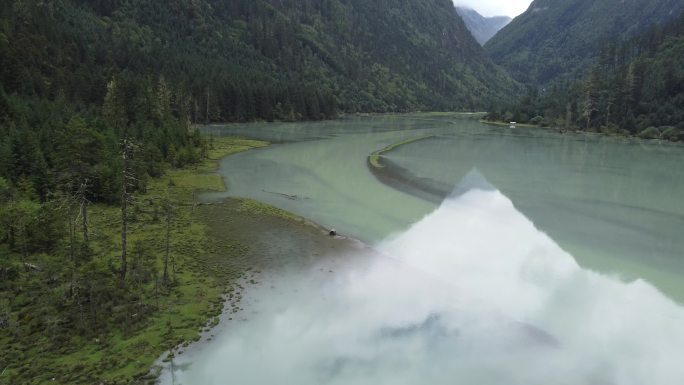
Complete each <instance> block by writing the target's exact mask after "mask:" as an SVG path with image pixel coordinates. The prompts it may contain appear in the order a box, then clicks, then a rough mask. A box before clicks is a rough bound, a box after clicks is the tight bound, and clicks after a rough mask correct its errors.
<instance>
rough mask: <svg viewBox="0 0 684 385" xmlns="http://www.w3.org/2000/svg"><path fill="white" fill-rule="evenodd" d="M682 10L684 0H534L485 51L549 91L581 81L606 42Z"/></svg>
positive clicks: (661, 21) (525, 80)
mask: <svg viewBox="0 0 684 385" xmlns="http://www.w3.org/2000/svg"><path fill="white" fill-rule="evenodd" d="M682 11H684V2H683V1H681V0H638V1H635V0H629V1H617V0H564V1H558V0H535V1H534V2H532V4H531V5H530V8H529V9H528V11H527V12H525V13H523V14H522V15H520V16H518V17H517V18H516V19H514V20H513V21H512V22H511V23H510V24H509V25H508V26H506V27H505V28H504V29H503V30H501V31H500V33H498V34H497V35H496V36H494V38H492V39H491V40H490V41H489V42H487V44H486V46H485V50H486V51H487V52H488V53H489V54H490V56H491V57H492V58H493V59H494V61H495V62H496V63H498V64H500V65H502V66H503V67H504V68H506V69H507V70H508V71H509V72H510V73H511V75H512V76H513V77H514V78H515V79H516V80H518V81H520V82H523V83H526V84H529V85H535V86H546V87H549V86H550V85H551V84H552V83H559V82H562V81H565V80H576V79H578V78H581V77H583V76H584V75H585V74H586V72H588V70H589V69H590V68H591V65H592V63H593V61H594V59H595V58H596V57H597V55H598V53H599V52H600V50H601V46H602V45H603V44H605V43H606V42H608V41H614V40H616V39H617V40H622V39H627V38H630V37H633V36H635V35H637V34H640V33H642V32H644V31H645V30H647V29H649V28H651V27H652V26H653V25H655V24H661V25H662V24H665V23H667V22H668V21H670V20H672V19H673V18H676V17H677V16H678V15H679V14H680V13H681V12H682ZM656 34H657V31H656ZM654 38H657V36H654Z"/></svg>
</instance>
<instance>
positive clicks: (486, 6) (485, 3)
mask: <svg viewBox="0 0 684 385" xmlns="http://www.w3.org/2000/svg"><path fill="white" fill-rule="evenodd" d="M531 2H532V0H454V4H456V5H464V6H467V7H470V8H472V9H474V10H476V11H477V12H479V13H480V14H482V15H484V16H501V15H506V16H510V17H516V16H518V15H519V14H521V13H523V12H525V10H527V7H528V6H529V5H530V3H531Z"/></svg>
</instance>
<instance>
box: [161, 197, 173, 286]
mask: <svg viewBox="0 0 684 385" xmlns="http://www.w3.org/2000/svg"><path fill="white" fill-rule="evenodd" d="M164 209H165V211H166V252H165V253H164V275H163V278H162V281H163V282H164V285H166V284H167V283H168V279H169V254H171V214H172V206H171V201H170V200H169V198H168V196H167V197H166V199H165V201H164Z"/></svg>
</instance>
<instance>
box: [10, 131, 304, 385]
mask: <svg viewBox="0 0 684 385" xmlns="http://www.w3.org/2000/svg"><path fill="white" fill-rule="evenodd" d="M266 145H268V143H266V142H260V141H253V140H243V139H230V138H221V139H213V140H212V146H211V148H210V150H209V153H208V158H207V159H206V160H205V161H203V162H202V163H201V164H199V165H197V166H195V167H192V168H187V169H171V170H168V171H167V172H166V174H165V175H164V176H162V177H160V178H157V179H152V180H150V181H149V183H148V188H147V191H146V192H145V193H144V194H137V195H136V197H135V204H134V206H133V207H132V213H131V216H132V219H131V221H130V222H131V225H130V228H129V245H130V246H129V247H130V249H129V253H130V254H131V258H133V260H132V261H131V263H136V262H135V260H136V259H135V258H136V257H135V255H136V253H141V255H142V251H139V249H140V250H145V253H146V255H147V254H149V256H150V258H151V262H150V263H151V264H152V266H153V270H154V271H155V272H154V274H156V275H157V279H156V280H155V281H156V282H157V283H156V284H148V289H147V290H146V291H145V293H146V295H145V296H143V297H141V298H139V301H140V302H141V309H153V310H147V311H146V313H144V314H143V313H141V314H143V315H138V314H132V315H129V316H127V317H126V318H125V324H116V321H105V322H107V325H109V326H108V327H107V328H105V329H103V330H101V331H100V332H97V334H96V335H91V336H86V337H84V336H78V335H72V336H69V337H68V339H67V340H65V341H57V340H54V337H55V336H51V335H49V333H44V332H43V331H42V330H33V329H32V327H31V326H30V323H29V322H25V321H20V320H18V319H17V322H15V323H13V326H12V327H11V328H5V329H0V347H2V349H1V350H2V351H1V352H0V373H1V374H0V384H3V385H4V384H7V385H10V384H12V385H13V384H19V383H22V384H44V383H50V384H92V383H98V384H99V383H102V384H147V383H149V384H151V383H154V382H155V380H156V375H157V374H156V373H155V372H154V371H152V372H150V368H151V367H152V365H153V364H154V363H155V361H156V360H157V359H158V358H159V356H160V355H161V354H162V353H164V352H165V351H169V350H170V351H171V354H172V355H173V354H174V353H176V352H178V351H179V350H181V349H183V346H187V345H188V344H189V343H190V342H192V341H197V340H198V339H199V338H200V334H201V332H203V331H207V330H208V329H209V328H211V327H212V326H213V325H215V324H216V323H217V322H218V316H219V315H220V314H221V312H222V310H223V307H224V295H228V294H229V292H230V291H231V290H232V289H231V287H232V285H233V284H234V283H235V282H236V281H237V279H238V278H239V277H241V276H242V275H243V274H244V273H245V272H247V271H249V269H250V268H251V266H249V263H240V264H235V263H232V262H230V263H229V262H225V261H224V260H226V261H227V260H231V259H240V258H241V257H242V255H243V254H245V253H246V250H248V249H249V247H250V245H249V244H245V243H244V242H241V241H238V240H236V239H234V238H235V237H232V236H231V235H223V237H224V238H225V239H222V240H221V241H222V243H221V244H220V245H219V246H216V242H217V240H216V239H215V238H216V236H218V235H217V234H214V238H212V234H211V231H210V228H209V225H208V218H209V217H210V214H211V212H212V211H214V210H213V208H211V209H209V207H203V205H201V204H198V203H197V201H196V195H197V193H199V192H202V191H224V190H225V186H224V184H223V180H222V178H221V176H220V175H218V174H217V173H216V172H215V171H216V169H217V167H218V161H219V160H220V159H221V158H223V157H225V156H228V155H231V154H235V153H238V152H242V151H247V150H250V149H253V148H259V147H263V146H266ZM163 197H167V198H166V199H169V200H170V201H171V202H173V206H174V208H173V214H172V218H173V219H172V225H171V227H170V239H171V257H170V259H171V260H170V262H169V263H170V267H169V270H170V276H171V280H172V284H171V285H168V287H166V286H162V287H160V286H159V274H160V272H161V271H162V269H163V256H164V252H163V250H164V246H163V245H164V241H165V233H166V232H165V229H166V227H165V221H164V220H160V219H161V218H160V214H159V212H158V210H157V209H158V205H157V204H156V203H155V202H157V201H159V200H160V199H163ZM224 211H225V210H224ZM224 214H226V215H234V216H236V217H239V216H240V215H242V216H244V217H249V216H253V215H257V216H273V215H281V216H283V217H285V215H284V214H282V213H279V212H278V211H277V210H276V209H272V208H269V207H264V205H261V204H258V203H256V202H249V201H240V204H233V205H232V206H230V210H228V211H227V212H224ZM161 216H162V217H163V214H162V215H161ZM90 218H91V224H90V226H91V229H92V233H93V235H92V240H91V244H92V248H93V255H94V256H95V257H94V258H97V259H98V260H101V261H102V262H99V263H106V262H104V261H106V260H113V259H115V258H117V255H118V250H119V249H118V246H117V244H118V237H119V236H120V233H119V231H120V229H119V226H120V225H119V219H120V211H119V208H118V207H116V206H108V205H94V206H91V208H90ZM292 219H293V218H288V219H287V220H289V221H291V220H292ZM212 255H213V256H214V257H212ZM217 255H219V256H220V258H218V257H216V256H217ZM149 285H152V286H149ZM28 311H29V310H26V311H24V312H23V313H26V312H28ZM57 316H58V315H57ZM141 317H142V318H141ZM112 322H114V323H112ZM129 323H130V324H129Z"/></svg>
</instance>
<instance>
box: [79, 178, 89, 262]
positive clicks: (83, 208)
mask: <svg viewBox="0 0 684 385" xmlns="http://www.w3.org/2000/svg"><path fill="white" fill-rule="evenodd" d="M87 189H88V179H85V180H84V181H83V183H81V187H80V188H79V190H78V200H79V202H80V214H81V222H82V232H83V256H84V257H85V258H89V257H90V235H89V231H88V204H89V203H90V202H89V201H88V198H87V197H86V190H87Z"/></svg>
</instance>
